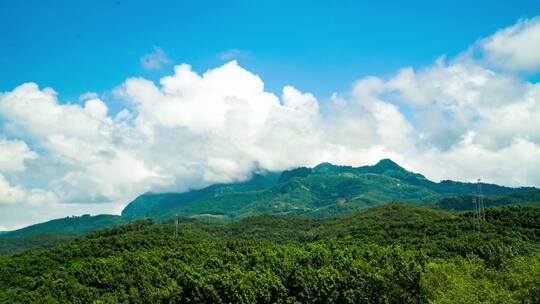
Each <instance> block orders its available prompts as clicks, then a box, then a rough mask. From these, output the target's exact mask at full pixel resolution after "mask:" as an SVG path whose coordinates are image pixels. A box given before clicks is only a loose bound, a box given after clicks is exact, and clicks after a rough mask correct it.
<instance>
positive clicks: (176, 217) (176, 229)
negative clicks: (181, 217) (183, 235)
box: [174, 214, 178, 237]
mask: <svg viewBox="0 0 540 304" xmlns="http://www.w3.org/2000/svg"><path fill="white" fill-rule="evenodd" d="M177 236H178V214H175V215H174V237H177Z"/></svg>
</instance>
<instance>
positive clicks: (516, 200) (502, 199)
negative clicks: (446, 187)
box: [435, 190, 540, 210]
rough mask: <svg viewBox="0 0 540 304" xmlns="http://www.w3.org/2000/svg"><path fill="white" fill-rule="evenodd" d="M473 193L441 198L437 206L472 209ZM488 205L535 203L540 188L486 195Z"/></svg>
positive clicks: (537, 200)
mask: <svg viewBox="0 0 540 304" xmlns="http://www.w3.org/2000/svg"><path fill="white" fill-rule="evenodd" d="M472 198H473V197H472V196H471V195H458V196H450V197H445V198H442V199H440V200H439V201H438V202H437V203H436V204H435V207H437V208H440V209H443V210H471V209H472V203H471V201H472ZM483 199H484V205H485V206H486V207H501V206H507V205H513V204H523V205H526V204H535V203H538V202H540V190H536V191H528V192H516V193H508V194H503V195H491V196H484V198H483Z"/></svg>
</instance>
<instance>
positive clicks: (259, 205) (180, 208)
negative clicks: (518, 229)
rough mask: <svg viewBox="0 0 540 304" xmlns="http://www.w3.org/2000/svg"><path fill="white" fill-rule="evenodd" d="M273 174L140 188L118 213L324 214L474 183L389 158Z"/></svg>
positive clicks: (216, 216) (494, 190)
mask: <svg viewBox="0 0 540 304" xmlns="http://www.w3.org/2000/svg"><path fill="white" fill-rule="evenodd" d="M277 176H278V175H277V174H275V173H274V174H272V175H270V176H267V175H256V176H254V178H253V179H251V180H248V181H246V182H243V183H237V184H230V185H212V186H209V187H207V188H204V189H200V190H193V191H189V192H185V193H166V194H151V193H149V194H144V195H142V196H140V197H138V198H137V199H135V200H134V201H133V202H131V203H130V204H128V206H127V207H126V208H125V209H124V211H123V212H122V216H123V217H126V218H129V219H135V218H145V217H151V218H154V219H157V220H166V219H168V218H170V217H172V216H174V215H175V214H179V215H181V216H186V217H192V218H197V219H199V220H204V221H209V222H227V221H231V220H237V219H240V218H243V217H247V216H253V215H258V214H276V215H309V216H314V217H328V216H333V215H337V214H341V213H348V212H352V211H355V210H359V209H362V208H365V207H368V206H372V205H376V204H381V203H385V202H390V201H408V202H412V203H416V204H434V203H436V202H437V201H439V200H440V199H442V198H444V197H448V196H455V195H465V194H471V193H473V192H474V191H476V188H477V184H476V183H462V182H455V181H442V182H440V183H436V182H433V181H430V180H428V179H427V178H425V177H424V176H423V175H421V174H418V173H414V172H410V171H407V170H405V169H404V168H402V167H401V166H399V165H398V164H397V163H395V162H394V161H392V160H390V159H383V160H381V161H379V162H378V163H377V164H375V165H373V166H363V167H352V166H337V165H333V164H330V163H322V164H319V165H317V166H315V167H314V168H307V167H300V168H296V169H292V170H287V171H284V172H282V173H281V174H280V175H279V178H277ZM257 180H258V181H259V182H254V181H257ZM247 185H249V186H247ZM254 185H255V186H254ZM482 188H483V192H484V194H485V195H496V194H497V195H500V194H507V193H521V192H528V191H534V190H535V188H527V187H524V188H509V187H504V186H498V185H493V184H485V183H483V184H482Z"/></svg>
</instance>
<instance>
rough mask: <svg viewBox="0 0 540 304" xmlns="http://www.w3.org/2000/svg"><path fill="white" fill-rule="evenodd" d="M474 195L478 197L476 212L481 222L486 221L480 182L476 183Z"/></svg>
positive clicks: (479, 180)
mask: <svg viewBox="0 0 540 304" xmlns="http://www.w3.org/2000/svg"><path fill="white" fill-rule="evenodd" d="M476 195H477V196H478V211H479V218H480V220H482V221H485V220H486V212H485V211H484V196H483V195H482V180H481V179H478V180H477V181H476Z"/></svg>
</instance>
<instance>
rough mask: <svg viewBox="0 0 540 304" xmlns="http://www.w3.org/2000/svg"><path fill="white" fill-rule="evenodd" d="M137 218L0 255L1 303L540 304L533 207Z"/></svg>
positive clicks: (539, 215)
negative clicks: (478, 216)
mask: <svg viewBox="0 0 540 304" xmlns="http://www.w3.org/2000/svg"><path fill="white" fill-rule="evenodd" d="M471 216H472V214H471V213H470V212H454V211H453V212H448V211H441V210H435V209H432V208H428V207H425V206H418V205H412V204H405V203H391V204H384V205H378V206H375V207H370V208H367V209H366V210H363V211H361V212H357V213H353V214H349V215H341V216H338V217H333V218H325V219H317V218H312V217H304V216H294V217H280V216H272V215H258V216H255V217H248V218H243V219H240V220H239V221H235V222H231V223H228V224H223V225H222V224H219V225H217V224H205V223H201V222H198V221H193V220H186V219H183V220H182V221H181V223H180V224H179V227H178V228H179V229H178V231H179V233H178V236H177V237H175V236H174V235H173V231H174V226H173V225H172V224H158V223H153V222H152V221H150V220H138V221H134V222H131V223H129V224H124V225H120V226H115V227H112V228H107V229H103V230H99V231H95V232H92V233H90V234H88V235H86V236H81V237H79V238H77V239H74V240H72V241H71V242H68V243H65V244H63V245H61V246H55V247H53V248H50V249H41V250H32V251H27V252H23V253H19V254H16V255H11V256H4V257H0V303H45V302H46V303H82V302H84V303H411V304H412V303H456V302H460V303H461V302H462V303H538V299H540V290H539V289H538V286H539V285H538V283H539V278H540V207H538V206H510V207H502V208H490V209H488V210H486V221H485V222H482V226H481V229H479V230H477V229H474V228H473V225H472V221H471Z"/></svg>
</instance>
